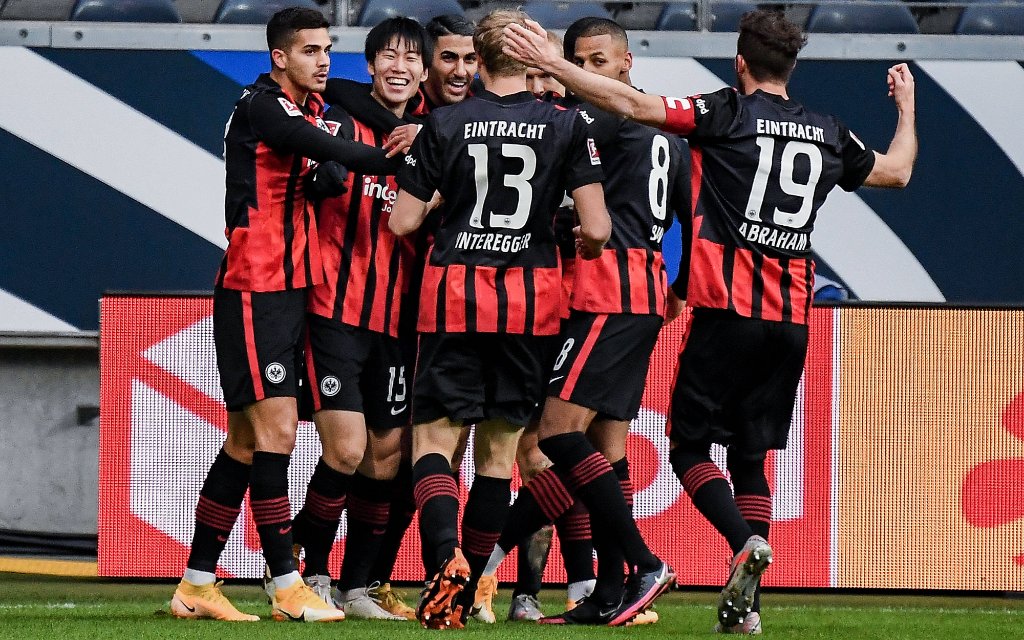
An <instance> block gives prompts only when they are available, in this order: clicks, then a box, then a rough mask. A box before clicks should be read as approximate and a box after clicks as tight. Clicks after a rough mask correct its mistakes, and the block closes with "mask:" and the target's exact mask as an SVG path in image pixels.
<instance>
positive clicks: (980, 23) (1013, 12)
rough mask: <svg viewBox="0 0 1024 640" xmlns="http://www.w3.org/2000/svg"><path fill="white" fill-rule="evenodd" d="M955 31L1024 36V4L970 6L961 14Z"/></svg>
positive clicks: (973, 33)
mask: <svg viewBox="0 0 1024 640" xmlns="http://www.w3.org/2000/svg"><path fill="white" fill-rule="evenodd" d="M954 33H959V34H965V35H986V36H1024V4H1004V5H983V4H978V5H971V6H968V7H967V8H966V9H964V12H963V13H962V14H960V20H959V21H958V22H957V23H956V29H955V30H954Z"/></svg>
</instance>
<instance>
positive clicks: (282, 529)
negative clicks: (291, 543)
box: [277, 525, 292, 536]
mask: <svg viewBox="0 0 1024 640" xmlns="http://www.w3.org/2000/svg"><path fill="white" fill-rule="evenodd" d="M291 530H292V526H291V525H288V526H287V527H281V528H280V529H278V530H277V532H278V533H280V534H281V535H282V536H285V535H288V532H289V531H291Z"/></svg>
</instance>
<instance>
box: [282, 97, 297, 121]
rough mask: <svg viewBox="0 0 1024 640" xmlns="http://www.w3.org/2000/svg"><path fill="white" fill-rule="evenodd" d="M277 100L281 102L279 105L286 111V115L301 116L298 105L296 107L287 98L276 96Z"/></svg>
mask: <svg viewBox="0 0 1024 640" xmlns="http://www.w3.org/2000/svg"><path fill="white" fill-rule="evenodd" d="M277 101H278V102H280V103H281V106H282V107H284V112H285V113H287V114H288V115H290V116H300V117H301V116H302V109H299V108H298V107H296V106H295V105H294V104H293V103H292V102H291V101H290V100H288V99H287V98H278V99H277Z"/></svg>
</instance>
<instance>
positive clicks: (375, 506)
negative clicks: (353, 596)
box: [338, 471, 394, 591]
mask: <svg viewBox="0 0 1024 640" xmlns="http://www.w3.org/2000/svg"><path fill="white" fill-rule="evenodd" d="M393 484H394V481H393V480H375V479H373V478H368V477H366V476H364V475H363V474H361V473H359V472H358V471H357V472H356V474H355V476H353V478H352V484H351V485H350V486H349V491H348V534H347V535H346V537H345V560H344V562H342V565H341V579H340V580H338V589H339V590H340V591H349V590H350V589H358V588H361V587H365V586H367V585H368V584H369V582H368V580H369V577H370V568H371V565H372V564H373V561H374V558H376V557H377V552H378V551H379V549H380V542H381V539H382V537H383V535H384V532H385V531H386V529H387V525H388V512H389V511H390V507H391V493H392V491H391V489H392V485H393Z"/></svg>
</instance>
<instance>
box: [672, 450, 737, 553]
mask: <svg viewBox="0 0 1024 640" xmlns="http://www.w3.org/2000/svg"><path fill="white" fill-rule="evenodd" d="M668 459H669V461H670V462H671V463H672V470H673V471H674V472H675V474H676V477H677V478H679V481H680V482H681V483H682V484H683V489H685V490H686V493H687V495H689V496H690V499H691V500H693V506H695V507H696V508H697V511H700V513H701V515H703V516H704V517H705V518H707V521H708V522H710V523H711V526H713V527H714V528H715V529H716V530H717V531H718V532H719V533H720V534H722V536H724V537H725V541H726V542H727V543H728V544H729V548H730V549H732V552H733V554H736V553H737V552H739V550H740V549H742V548H743V545H744V543H746V541H747V538H749V537H750V536H752V535H754V532H753V531H751V529H750V525H748V524H747V521H746V520H744V519H743V516H742V515H740V510H739V509H737V508H736V501H735V500H734V499H733V496H732V489H731V488H730V487H729V482H728V481H727V480H726V479H725V475H724V474H722V470H721V469H719V468H718V466H716V465H715V463H714V462H712V461H711V450H710V446H709V447H708V448H707V449H704V448H703V447H695V448H692V449H691V448H688V447H685V448H684V447H677V448H675V449H673V450H672V452H671V453H670V454H669V456H668Z"/></svg>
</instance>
